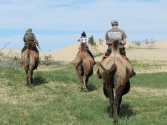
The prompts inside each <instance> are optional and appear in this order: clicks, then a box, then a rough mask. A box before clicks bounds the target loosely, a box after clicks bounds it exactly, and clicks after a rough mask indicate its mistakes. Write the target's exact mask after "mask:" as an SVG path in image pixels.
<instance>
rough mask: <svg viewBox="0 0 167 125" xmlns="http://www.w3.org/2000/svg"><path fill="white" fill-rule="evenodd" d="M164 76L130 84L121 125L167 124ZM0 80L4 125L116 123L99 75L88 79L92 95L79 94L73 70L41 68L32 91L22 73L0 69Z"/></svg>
mask: <svg viewBox="0 0 167 125" xmlns="http://www.w3.org/2000/svg"><path fill="white" fill-rule="evenodd" d="M133 63H135V61H133ZM136 63H137V62H136ZM137 67H140V64H137ZM137 67H136V68H137ZM155 67H156V66H155ZM96 69H97V67H95V69H94V71H96ZM166 75H167V74H166V73H165V72H164V73H163V72H162V73H151V74H147V73H145V74H138V75H137V76H135V77H133V78H131V79H130V82H131V90H130V92H129V93H128V94H127V95H125V96H124V97H123V103H122V105H121V112H120V115H119V125H166V124H167V121H166V119H167V105H166V104H167V103H166V100H167V90H166V88H167V84H166V81H167V77H166ZM0 76H1V77H0V107H1V108H0V117H1V119H0V125H111V124H112V121H113V119H112V118H109V117H108V112H107V110H106V108H107V106H108V105H109V100H108V99H107V98H106V97H105V96H104V94H103V92H102V81H101V80H99V79H97V77H96V76H95V75H93V76H91V77H90V81H89V89H90V92H81V91H80V89H79V87H80V84H79V83H78V78H77V74H76V72H75V69H74V67H73V66H71V65H58V64H57V65H52V66H47V67H46V66H42V65H40V66H39V70H37V71H34V85H33V87H32V88H31V89H30V88H28V87H27V86H26V85H25V84H26V81H25V80H26V79H25V72H24V70H23V69H15V70H9V69H1V70H0Z"/></svg>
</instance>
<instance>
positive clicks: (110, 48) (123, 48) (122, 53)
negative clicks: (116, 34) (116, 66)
mask: <svg viewBox="0 0 167 125" xmlns="http://www.w3.org/2000/svg"><path fill="white" fill-rule="evenodd" d="M118 47H119V52H120V54H121V55H124V56H126V52H125V47H124V46H123V45H122V44H121V43H120V44H119V45H118ZM111 53H112V44H110V45H108V49H107V52H106V54H105V56H107V55H109V54H111Z"/></svg>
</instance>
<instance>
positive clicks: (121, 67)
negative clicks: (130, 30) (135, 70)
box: [99, 40, 132, 125]
mask: <svg viewBox="0 0 167 125" xmlns="http://www.w3.org/2000/svg"><path fill="white" fill-rule="evenodd" d="M118 44H119V41H118V40H116V41H113V43H112V53H111V55H110V56H109V57H108V58H106V59H105V60H104V61H103V62H102V63H101V64H100V67H99V75H100V76H101V77H102V80H103V91H104V94H105V96H106V97H108V98H109V101H110V108H109V110H110V111H109V116H110V117H111V116H114V121H113V124H114V125H116V124H117V122H118V116H117V113H119V111H120V105H121V102H122V96H123V95H124V94H126V93H128V92H129V90H130V82H129V78H130V77H131V74H132V66H131V64H130V63H129V62H128V61H127V60H125V59H124V58H123V57H122V56H121V55H120V53H119V48H118ZM114 90H115V91H114ZM114 92H115V93H114ZM114 96H115V97H114Z"/></svg>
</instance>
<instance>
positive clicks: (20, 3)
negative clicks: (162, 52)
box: [0, 0, 167, 52]
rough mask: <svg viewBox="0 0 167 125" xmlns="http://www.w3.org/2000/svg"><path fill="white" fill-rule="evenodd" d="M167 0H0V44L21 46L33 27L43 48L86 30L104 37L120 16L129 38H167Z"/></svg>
mask: <svg viewBox="0 0 167 125" xmlns="http://www.w3.org/2000/svg"><path fill="white" fill-rule="evenodd" d="M166 15H167V0H27V1H25V0H0V48H3V47H4V45H5V44H6V43H8V42H10V43H9V44H8V45H7V46H6V47H5V48H7V49H20V50H21V49H22V48H23V46H24V42H23V37H24V34H25V32H26V31H27V29H28V28H32V30H33V33H34V34H35V36H36V38H37V40H38V42H39V44H40V47H41V50H42V51H45V52H47V51H51V52H52V51H56V50H59V49H61V48H64V47H66V46H69V45H70V44H73V43H76V42H77V40H78V39H79V37H80V35H81V33H82V32H83V31H85V32H86V35H87V37H90V36H91V35H93V37H94V40H99V39H102V40H105V33H106V32H107V31H108V30H109V29H111V20H113V19H117V20H118V23H119V26H118V27H119V28H120V29H122V30H123V31H124V32H125V33H126V35H127V41H128V42H132V41H140V42H144V41H145V40H146V39H148V40H150V41H151V40H154V41H156V42H159V41H163V40H167V16H166Z"/></svg>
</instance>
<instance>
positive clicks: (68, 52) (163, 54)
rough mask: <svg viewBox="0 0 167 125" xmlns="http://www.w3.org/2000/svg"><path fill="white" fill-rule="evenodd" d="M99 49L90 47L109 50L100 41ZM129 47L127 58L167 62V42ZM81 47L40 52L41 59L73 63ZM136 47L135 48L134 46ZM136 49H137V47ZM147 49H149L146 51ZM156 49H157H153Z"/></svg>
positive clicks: (97, 51)
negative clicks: (48, 58) (49, 58)
mask: <svg viewBox="0 0 167 125" xmlns="http://www.w3.org/2000/svg"><path fill="white" fill-rule="evenodd" d="M96 45H97V49H94V48H93V47H91V46H89V48H90V50H91V52H92V53H94V54H97V53H104V52H105V51H106V50H107V45H106V44H105V42H102V43H101V44H100V42H99V41H96ZM129 46H132V44H131V43H128V42H127V44H126V46H125V47H126V52H127V56H128V58H130V59H136V60H167V41H162V42H156V43H154V44H152V45H151V46H150V45H141V46H140V47H138V49H133V48H132V49H128V48H129ZM79 47H80V43H79V42H76V43H74V44H71V45H70V46H67V47H65V48H62V49H60V50H57V51H54V52H43V53H42V52H40V58H41V59H44V56H45V55H46V56H48V55H52V57H53V59H54V60H55V61H72V60H73V59H74V58H75V56H76V54H77V53H78V50H79ZM133 47H134V46H133ZM135 48H136V47H135ZM144 48H147V49H144ZM151 48H156V49H151ZM0 52H2V53H4V54H5V55H7V54H9V55H16V54H17V55H19V56H20V53H21V50H9V49H4V50H0ZM96 60H97V61H101V57H97V58H96Z"/></svg>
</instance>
